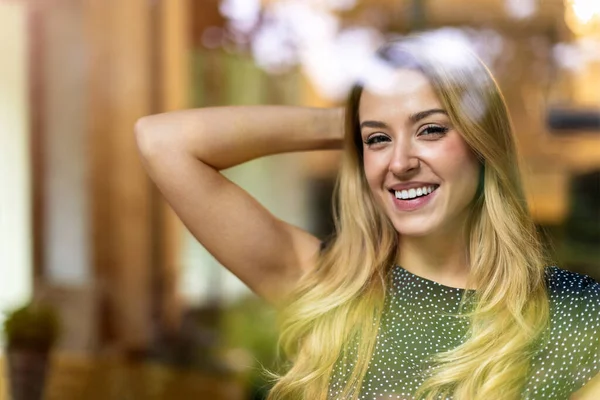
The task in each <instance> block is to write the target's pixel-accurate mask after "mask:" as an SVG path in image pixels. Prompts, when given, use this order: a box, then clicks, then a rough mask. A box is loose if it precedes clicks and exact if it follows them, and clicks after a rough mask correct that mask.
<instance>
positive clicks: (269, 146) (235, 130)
mask: <svg viewBox="0 0 600 400" xmlns="http://www.w3.org/2000/svg"><path fill="white" fill-rule="evenodd" d="M343 113H344V111H343V109H342V108H335V109H333V108H309V107H293V106H230V107H208V108H199V109H190V110H181V111H173V112H168V113H163V114H156V115H150V116H147V117H143V118H141V119H140V120H138V122H137V123H136V127H135V130H136V136H137V140H138V143H139V144H140V149H141V150H142V152H144V153H145V154H146V156H149V155H151V154H152V153H160V152H162V151H172V150H173V149H177V150H180V151H186V152H188V153H190V154H191V155H193V156H194V157H196V158H197V159H199V160H201V161H202V162H204V163H205V164H207V165H210V166H212V167H213V168H215V169H217V170H221V169H225V168H229V167H232V166H234V165H238V164H241V163H243V162H246V161H249V160H252V159H255V158H258V157H262V156H266V155H271V154H278V153H286V152H295V151H309V150H325V149H339V148H341V147H342V138H343V129H344V128H343V127H344V122H343V121H344V117H343Z"/></svg>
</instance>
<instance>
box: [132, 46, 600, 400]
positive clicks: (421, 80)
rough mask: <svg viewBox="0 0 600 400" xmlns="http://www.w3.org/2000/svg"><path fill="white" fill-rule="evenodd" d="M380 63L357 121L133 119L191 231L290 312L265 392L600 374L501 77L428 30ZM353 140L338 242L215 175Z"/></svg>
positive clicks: (330, 392) (575, 281)
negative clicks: (527, 173)
mask: <svg viewBox="0 0 600 400" xmlns="http://www.w3.org/2000/svg"><path fill="white" fill-rule="evenodd" d="M377 60H378V63H379V64H380V67H381V65H384V66H385V68H383V69H382V68H379V69H378V70H377V71H378V73H377V74H371V75H369V74H367V75H365V77H364V79H363V80H362V81H361V82H359V84H357V85H356V86H355V87H354V88H353V90H352V92H351V93H350V96H349V99H348V103H347V106H346V108H345V111H344V113H341V112H340V110H316V109H303V108H294V107H223V108H209V109H202V110H185V111H181V112H174V113H168V114H162V115H157V116H150V117H146V118H144V119H142V120H140V121H139V122H138V124H137V125H136V132H137V139H138V144H139V147H140V152H141V154H142V156H143V161H144V164H145V166H146V168H147V169H148V171H149V173H150V175H151V176H152V178H153V179H154V180H155V181H156V182H157V184H158V186H159V188H160V189H161V190H162V192H163V193H164V194H165V196H166V197H167V199H168V200H169V202H170V203H171V205H172V206H173V208H174V209H175V211H176V212H177V213H178V215H179V216H180V217H181V218H182V220H183V221H184V222H185V223H186V225H187V226H188V227H189V228H190V230H191V231H192V233H193V234H194V236H195V237H196V238H197V239H198V240H199V241H200V242H201V243H202V244H203V245H204V246H205V247H206V248H207V249H208V250H209V251H210V252H211V253H212V254H213V255H214V256H215V257H216V258H217V259H218V260H219V261H220V262H221V263H222V264H223V265H224V266H225V267H227V268H229V269H230V270H231V271H232V272H234V273H235V274H236V275H237V276H238V277H240V279H242V280H243V281H244V282H246V283H247V284H248V286H250V287H251V288H252V289H253V290H254V291H255V292H256V293H258V294H259V295H261V296H263V297H265V298H266V299H267V300H269V301H272V302H273V303H274V304H276V305H277V306H278V307H280V311H281V339H280V345H281V346H282V348H283V350H284V351H285V354H286V355H287V356H288V359H289V363H288V364H287V367H288V368H287V369H286V370H285V371H284V373H283V374H281V375H279V374H276V373H271V376H272V377H273V379H274V380H275V381H276V383H275V385H274V386H273V388H272V390H271V392H270V393H269V397H268V398H269V400H283V399H294V400H296V399H319V400H320V399H328V398H329V399H336V400H337V399H344V400H345V399H365V400H366V399H369V400H375V399H382V398H392V399H424V400H433V399H440V398H442V399H454V400H472V399H498V398H501V399H503V400H517V399H529V400H537V399H540V400H541V399H544V400H546V399H560V400H564V399H566V398H568V397H569V396H570V395H572V394H573V393H574V392H576V391H578V390H580V389H581V388H582V387H584V385H585V384H586V383H587V382H589V381H590V380H591V379H592V377H593V376H595V375H597V374H598V373H599V372H600V343H599V341H598V338H599V336H600V284H599V283H598V282H596V281H594V280H593V279H591V278H590V277H588V276H585V275H580V274H576V273H572V272H569V271H567V270H563V269H561V268H559V267H557V266H554V265H552V263H551V262H550V261H549V260H548V259H547V258H546V257H545V256H544V254H543V251H542V246H541V245H540V241H539V239H538V236H537V232H536V229H535V224H534V222H533V221H532V218H531V216H530V214H529V211H528V208H527V203H526V200H525V194H524V190H523V187H522V184H521V181H520V172H519V164H518V156H517V151H516V146H515V141H514V134H513V131H512V127H511V123H510V119H509V116H508V112H507V108H506V105H505V104H504V100H503V98H502V95H501V94H500V91H499V89H498V87H497V85H496V83H495V82H494V79H493V78H492V76H491V74H490V73H489V71H488V70H487V68H486V67H485V66H484V65H483V64H482V62H481V61H480V60H479V59H478V58H477V57H476V56H474V55H473V54H472V53H471V52H470V51H469V50H468V49H466V48H464V47H462V46H458V45H456V44H455V43H446V42H444V41H443V40H440V38H439V37H429V36H427V35H423V36H414V37H409V38H405V39H402V40H400V41H395V42H390V43H388V44H386V45H385V46H383V47H382V48H381V49H380V50H379V52H378V53H377ZM381 71H385V73H383V74H381V73H379V72H381ZM343 115H345V131H344V133H343V135H342V125H343V124H342V122H341V121H342V118H341V117H342V116H343ZM342 137H343V138H342ZM266 143H268V144H269V145H268V146H267V145H265V144H266ZM342 145H343V153H342V162H341V169H340V172H339V175H338V177H337V184H336V190H335V200H336V201H335V203H334V206H335V208H334V214H335V223H336V231H335V235H334V236H333V237H332V238H331V239H330V240H329V241H327V242H326V243H320V242H319V240H318V239H317V238H315V237H314V236H312V235H311V234H309V233H307V232H305V231H302V230H300V229H298V228H296V227H293V226H291V225H289V224H286V223H284V222H283V221H280V220H278V219H276V218H274V217H273V216H272V215H271V214H270V213H269V212H268V211H267V210H265V209H264V208H262V207H261V206H260V205H259V204H257V203H256V201H254V200H253V199H252V198H251V197H250V196H248V194H247V193H245V192H244V191H242V190H241V189H240V188H239V187H237V186H235V185H234V184H232V183H231V182H229V181H227V180H226V179H225V178H224V177H222V176H221V175H220V174H219V173H218V171H219V170H220V169H224V168H228V167H230V166H232V165H235V164H238V163H241V162H244V161H248V160H250V159H252V158H256V157H259V156H262V155H267V154H274V153H282V152H287V151H303V150H313V149H324V148H338V147H340V146H342ZM224 207H225V208H226V209H227V210H228V212H226V213H223V212H222V210H223V209H224ZM319 248H320V251H319ZM592 382H594V381H592ZM589 388H590V387H587V386H585V387H584V390H588V392H589V391H592V392H597V389H594V388H592V389H589ZM578 393H583V392H582V391H579V392H578Z"/></svg>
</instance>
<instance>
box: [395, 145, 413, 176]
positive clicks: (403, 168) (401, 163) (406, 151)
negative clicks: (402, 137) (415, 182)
mask: <svg viewBox="0 0 600 400" xmlns="http://www.w3.org/2000/svg"><path fill="white" fill-rule="evenodd" d="M419 165H420V164H419V158H418V157H417V156H416V155H415V154H414V152H413V149H412V146H411V145H410V144H407V143H401V144H400V143H399V144H398V145H396V147H395V148H394V153H393V154H392V158H391V160H390V164H389V170H390V172H391V173H393V174H394V175H404V174H406V173H410V172H413V171H416V170H418V169H419Z"/></svg>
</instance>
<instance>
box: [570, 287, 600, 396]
mask: <svg viewBox="0 0 600 400" xmlns="http://www.w3.org/2000/svg"><path fill="white" fill-rule="evenodd" d="M586 278H587V279H586V287H585V288H584V290H583V291H582V295H581V298H580V299H579V301H580V311H581V312H580V319H579V321H578V325H579V329H578V332H576V334H577V336H578V340H579V343H580V349H581V354H582V356H581V358H582V359H581V362H580V363H578V364H577V367H576V371H575V373H574V376H573V389H574V390H573V391H577V390H579V389H580V388H581V387H583V386H584V385H585V384H586V383H587V382H589V381H590V380H591V379H592V378H593V377H595V376H596V375H598V374H600V283H598V282H596V281H595V280H593V279H592V278H591V277H589V276H588V277H586Z"/></svg>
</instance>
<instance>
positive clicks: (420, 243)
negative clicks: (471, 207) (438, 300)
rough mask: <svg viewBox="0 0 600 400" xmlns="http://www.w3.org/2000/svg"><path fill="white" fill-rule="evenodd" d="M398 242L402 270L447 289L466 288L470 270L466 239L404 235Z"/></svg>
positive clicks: (398, 260) (460, 237)
mask: <svg viewBox="0 0 600 400" xmlns="http://www.w3.org/2000/svg"><path fill="white" fill-rule="evenodd" d="M399 239H400V240H399V246H400V248H399V255H398V259H397V260H396V261H397V264H398V265H400V266H401V267H402V268H404V269H405V270H407V271H409V272H411V273H413V274H414V275H417V276H420V277H423V278H426V279H429V280H432V281H435V282H438V283H441V284H442V285H445V286H450V287H456V288H461V289H464V288H466V286H467V278H468V276H469V270H470V267H469V262H468V254H467V246H466V243H465V240H464V235H458V234H456V233H454V234H446V235H430V236H423V237H407V236H402V235H401V236H400V238H399ZM468 289H474V288H468Z"/></svg>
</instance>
